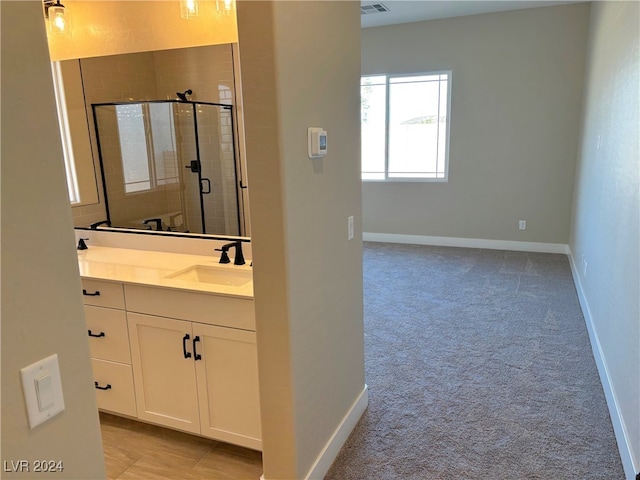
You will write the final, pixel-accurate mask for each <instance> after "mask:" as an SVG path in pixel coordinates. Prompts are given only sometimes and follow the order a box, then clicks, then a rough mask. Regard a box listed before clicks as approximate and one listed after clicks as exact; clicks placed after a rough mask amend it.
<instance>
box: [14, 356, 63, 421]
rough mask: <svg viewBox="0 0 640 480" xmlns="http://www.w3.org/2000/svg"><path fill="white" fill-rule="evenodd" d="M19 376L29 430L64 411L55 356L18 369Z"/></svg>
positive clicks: (58, 368) (58, 369) (56, 357)
mask: <svg viewBox="0 0 640 480" xmlns="http://www.w3.org/2000/svg"><path fill="white" fill-rule="evenodd" d="M20 376H21V378H22V391H23V392H24V401H25V403H26V406H27V415H28V416H29V428H35V427H37V426H38V425H40V424H41V423H43V422H46V421H47V420H49V419H50V418H51V417H54V416H56V415H57V414H59V413H61V412H63V411H64V398H63V396H62V382H61V380H60V367H59V365H58V355H57V354H54V355H51V356H50V357H47V358H45V359H43V360H40V361H39V362H36V363H33V364H31V365H29V366H28V367H24V368H22V369H20Z"/></svg>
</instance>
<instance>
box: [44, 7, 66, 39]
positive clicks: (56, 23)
mask: <svg viewBox="0 0 640 480" xmlns="http://www.w3.org/2000/svg"><path fill="white" fill-rule="evenodd" d="M47 13H48V16H49V31H50V32H51V33H63V32H64V31H65V30H67V28H68V25H67V23H68V22H67V18H65V11H64V7H63V6H62V5H51V6H50V7H49V9H48V12H47Z"/></svg>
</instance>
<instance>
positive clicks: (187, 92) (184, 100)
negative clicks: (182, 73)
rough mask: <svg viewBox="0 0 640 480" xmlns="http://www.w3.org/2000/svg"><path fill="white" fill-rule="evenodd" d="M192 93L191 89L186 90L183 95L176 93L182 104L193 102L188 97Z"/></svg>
mask: <svg viewBox="0 0 640 480" xmlns="http://www.w3.org/2000/svg"><path fill="white" fill-rule="evenodd" d="M192 93H193V91H192V90H191V89H189V90H185V91H184V92H182V93H180V92H176V95H177V96H178V98H179V99H180V101H181V102H190V101H191V100H189V99H188V98H187V95H191V94H192Z"/></svg>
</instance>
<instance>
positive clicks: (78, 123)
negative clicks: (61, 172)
mask: <svg viewBox="0 0 640 480" xmlns="http://www.w3.org/2000/svg"><path fill="white" fill-rule="evenodd" d="M51 71H52V77H53V86H54V92H55V98H56V106H57V111H58V123H59V125H60V139H61V143H62V151H63V156H64V163H65V171H66V176H67V185H68V190H69V199H70V201H71V205H72V206H74V207H76V206H81V205H92V204H97V203H98V202H99V197H98V184H97V180H96V170H95V163H94V156H93V151H92V148H91V140H90V137H89V124H88V118H87V107H86V104H85V99H84V89H83V85H82V75H81V72H80V63H79V61H78V60H65V61H60V62H51Z"/></svg>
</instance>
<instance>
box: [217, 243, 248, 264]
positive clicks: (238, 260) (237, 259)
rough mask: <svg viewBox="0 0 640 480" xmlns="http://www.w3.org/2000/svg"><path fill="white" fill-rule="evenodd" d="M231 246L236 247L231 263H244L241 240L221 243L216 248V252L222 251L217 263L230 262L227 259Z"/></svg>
mask: <svg viewBox="0 0 640 480" xmlns="http://www.w3.org/2000/svg"><path fill="white" fill-rule="evenodd" d="M231 247H235V248H236V255H235V257H234V259H233V264H234V265H244V264H245V261H244V255H242V242H241V241H237V242H231V243H227V244H226V245H223V246H222V247H221V248H216V252H222V254H221V255H220V262H219V263H230V262H231V260H229V255H228V252H229V249H230V248H231Z"/></svg>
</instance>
